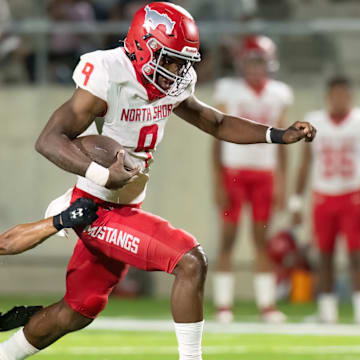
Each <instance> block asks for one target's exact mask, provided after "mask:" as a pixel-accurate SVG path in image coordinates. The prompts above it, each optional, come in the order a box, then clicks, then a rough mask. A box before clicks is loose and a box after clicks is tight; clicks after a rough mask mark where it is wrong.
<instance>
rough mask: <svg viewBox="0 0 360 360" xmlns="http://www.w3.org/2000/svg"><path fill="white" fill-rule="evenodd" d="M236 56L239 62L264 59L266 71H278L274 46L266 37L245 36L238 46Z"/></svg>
mask: <svg viewBox="0 0 360 360" xmlns="http://www.w3.org/2000/svg"><path fill="white" fill-rule="evenodd" d="M238 55H239V57H240V60H241V61H244V60H247V59H252V58H253V59H255V58H262V59H264V61H265V62H266V64H267V68H268V70H269V71H271V72H273V71H276V70H278V69H279V62H278V60H277V57H276V45H275V43H274V42H273V41H272V40H271V39H270V38H268V37H267V36H263V35H249V36H245V37H244V38H243V40H242V43H241V45H240V49H239V51H238Z"/></svg>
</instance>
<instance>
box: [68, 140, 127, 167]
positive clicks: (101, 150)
mask: <svg viewBox="0 0 360 360" xmlns="http://www.w3.org/2000/svg"><path fill="white" fill-rule="evenodd" d="M72 142H73V144H75V145H76V147H77V148H78V149H79V150H80V151H81V152H83V153H84V154H85V155H87V156H88V157H89V158H90V159H91V160H92V161H95V162H97V163H98V164H100V165H102V166H104V167H106V168H108V167H109V166H110V165H111V164H113V163H114V162H115V160H116V154H117V153H118V152H119V151H120V150H121V149H123V147H122V146H121V145H120V144H119V143H118V142H117V141H115V140H113V139H111V138H109V137H107V136H102V135H88V136H81V137H78V138H76V139H74V140H73V141H72Z"/></svg>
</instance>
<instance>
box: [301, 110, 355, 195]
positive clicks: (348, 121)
mask: <svg viewBox="0 0 360 360" xmlns="http://www.w3.org/2000/svg"><path fill="white" fill-rule="evenodd" d="M305 121H309V122H311V124H313V125H314V126H315V127H316V129H317V133H316V138H315V140H314V141H313V142H312V143H311V149H312V157H313V161H312V188H313V190H315V191H317V192H320V193H323V194H327V195H340V194H344V193H347V192H351V191H354V190H358V189H360V108H353V109H352V110H351V112H350V113H349V115H348V116H347V117H346V118H345V119H344V120H343V121H341V122H340V123H336V122H334V121H333V120H332V119H331V118H330V117H329V114H328V112H327V111H325V110H320V111H314V112H311V113H309V114H307V115H306V116H305Z"/></svg>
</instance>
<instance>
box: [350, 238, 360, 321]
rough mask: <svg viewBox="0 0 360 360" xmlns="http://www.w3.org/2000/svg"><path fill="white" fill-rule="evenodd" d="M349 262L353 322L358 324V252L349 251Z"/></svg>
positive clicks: (359, 304) (359, 256)
mask: <svg viewBox="0 0 360 360" xmlns="http://www.w3.org/2000/svg"><path fill="white" fill-rule="evenodd" d="M358 234H359V233H358ZM358 237H359V235H358ZM358 241H359V240H358ZM349 260H350V273H351V281H352V288H353V294H352V304H353V310H354V321H355V322H356V323H357V324H360V250H356V251H351V252H350V253H349Z"/></svg>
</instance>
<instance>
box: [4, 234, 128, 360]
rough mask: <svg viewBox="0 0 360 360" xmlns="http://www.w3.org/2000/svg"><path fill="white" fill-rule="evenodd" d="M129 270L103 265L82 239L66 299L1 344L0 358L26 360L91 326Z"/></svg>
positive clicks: (71, 266)
mask: <svg viewBox="0 0 360 360" xmlns="http://www.w3.org/2000/svg"><path fill="white" fill-rule="evenodd" d="M126 270H127V267H126V265H124V264H121V263H118V262H114V261H112V260H109V261H106V262H105V261H104V262H102V261H101V259H99V258H98V257H96V256H95V255H93V254H91V252H90V251H89V250H88V249H86V247H85V246H84V244H83V243H82V242H81V241H80V240H79V241H78V243H77V245H76V247H75V250H74V254H73V256H72V258H71V260H70V262H69V266H68V272H67V279H66V288H67V291H66V295H65V297H64V299H62V300H60V301H59V302H57V303H56V304H53V305H50V306H48V307H46V308H44V309H43V310H41V311H39V312H38V313H36V314H35V315H34V316H33V317H32V318H31V319H30V321H29V322H28V323H27V325H26V326H25V327H24V329H21V330H19V331H18V332H17V333H15V334H14V335H13V336H12V337H11V338H10V339H9V340H7V341H5V342H4V343H1V344H0V359H1V360H20V359H25V358H26V357H28V356H30V355H33V354H35V353H37V352H38V351H39V350H41V349H44V348H46V347H47V346H49V345H51V344H52V343H53V342H55V341H56V340H58V339H59V338H61V337H62V336H64V335H65V334H67V333H69V332H72V331H76V330H79V329H82V328H84V327H86V326H87V325H89V324H90V323H91V322H92V320H93V319H94V318H95V317H96V316H97V314H98V313H99V312H100V311H101V310H102V309H103V308H104V307H105V305H106V303H107V299H108V296H109V294H110V292H111V289H112V288H113V287H114V286H115V285H116V284H117V283H118V281H119V278H121V276H123V274H124V273H125V272H126Z"/></svg>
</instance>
